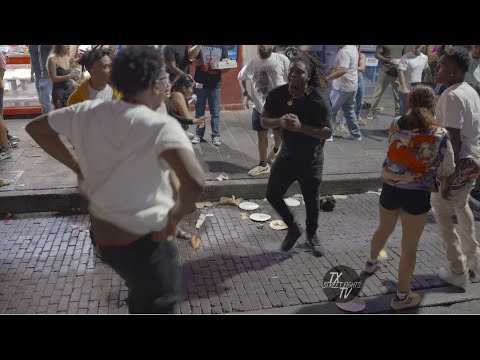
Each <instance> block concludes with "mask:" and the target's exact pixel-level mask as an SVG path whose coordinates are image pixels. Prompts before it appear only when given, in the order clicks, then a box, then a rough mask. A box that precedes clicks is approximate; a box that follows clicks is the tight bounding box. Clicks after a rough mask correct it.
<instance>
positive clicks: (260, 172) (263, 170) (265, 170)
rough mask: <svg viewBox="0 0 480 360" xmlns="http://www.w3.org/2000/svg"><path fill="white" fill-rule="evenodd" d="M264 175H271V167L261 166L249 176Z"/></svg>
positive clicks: (255, 168)
mask: <svg viewBox="0 0 480 360" xmlns="http://www.w3.org/2000/svg"><path fill="white" fill-rule="evenodd" d="M263 174H270V166H268V164H267V166H260V165H257V166H255V167H254V168H253V169H251V170H250V171H249V172H248V175H249V176H258V175H263Z"/></svg>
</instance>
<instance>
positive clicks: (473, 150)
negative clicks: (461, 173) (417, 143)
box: [435, 82, 480, 166]
mask: <svg viewBox="0 0 480 360" xmlns="http://www.w3.org/2000/svg"><path fill="white" fill-rule="evenodd" d="M435 116H436V118H437V122H438V125H440V126H442V127H444V128H447V127H450V128H454V129H461V132H460V134H461V138H462V148H461V149H460V159H465V158H472V159H473V160H475V162H476V163H477V164H478V165H479V166H480V144H479V140H480V97H479V96H478V94H477V92H476V91H475V90H474V89H473V88H472V87H471V86H470V85H468V84H467V83H466V82H462V83H460V84H456V85H452V86H450V87H449V88H448V89H446V90H445V91H444V92H443V93H442V96H440V99H439V100H438V103H437V108H436V110H435Z"/></svg>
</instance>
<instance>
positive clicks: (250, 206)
mask: <svg viewBox="0 0 480 360" xmlns="http://www.w3.org/2000/svg"><path fill="white" fill-rule="evenodd" d="M238 207H239V208H240V209H242V210H247V211H251V210H257V209H258V208H259V205H258V204H256V203H254V202H249V201H245V202H242V203H240V205H238Z"/></svg>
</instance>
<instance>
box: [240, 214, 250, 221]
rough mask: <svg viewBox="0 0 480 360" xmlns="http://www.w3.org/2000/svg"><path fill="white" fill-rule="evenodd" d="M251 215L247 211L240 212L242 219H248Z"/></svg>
mask: <svg viewBox="0 0 480 360" xmlns="http://www.w3.org/2000/svg"><path fill="white" fill-rule="evenodd" d="M248 218H249V217H248V214H247V213H240V219H242V220H247V219H248Z"/></svg>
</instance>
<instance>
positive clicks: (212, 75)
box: [194, 45, 228, 89]
mask: <svg viewBox="0 0 480 360" xmlns="http://www.w3.org/2000/svg"><path fill="white" fill-rule="evenodd" d="M225 58H228V50H227V46H226V45H203V46H202V49H201V50H200V52H199V53H198V56H197V59H200V60H201V61H202V63H203V65H202V66H197V67H196V70H195V77H194V79H195V81H196V82H197V83H200V84H202V85H200V86H202V87H203V89H217V88H219V87H220V86H221V85H222V73H221V72H220V70H215V69H212V68H211V66H210V64H211V63H212V62H217V61H221V60H222V59H225Z"/></svg>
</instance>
